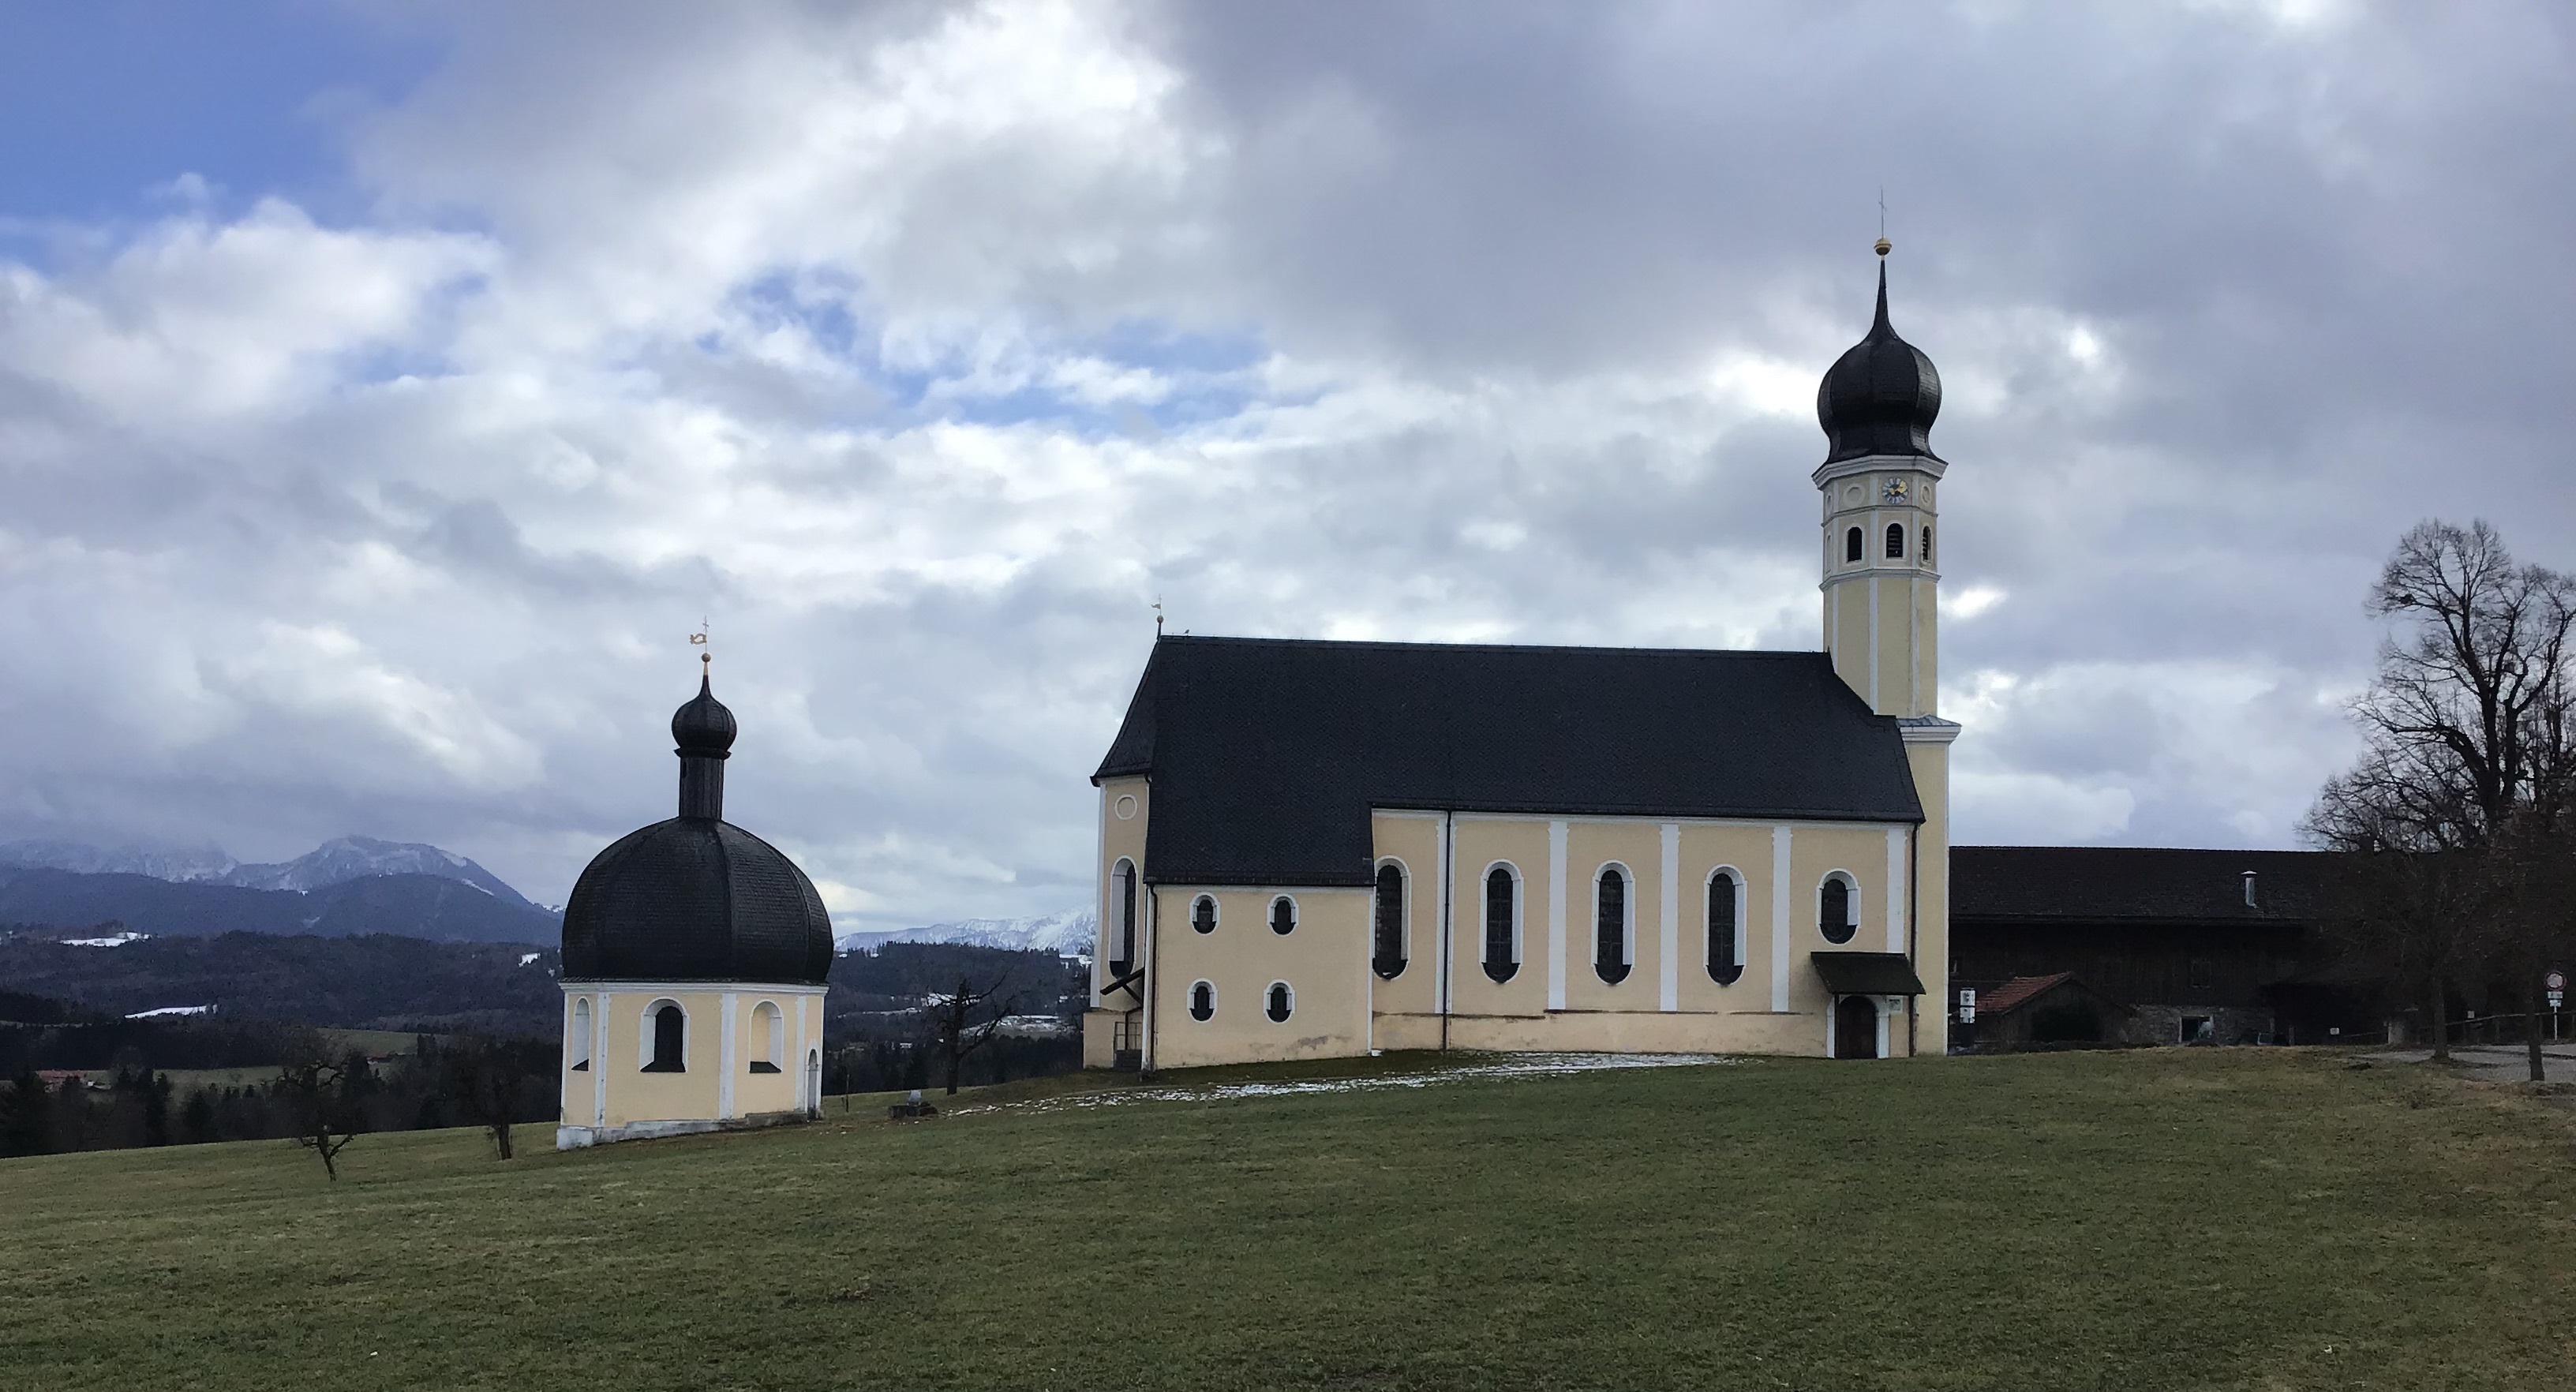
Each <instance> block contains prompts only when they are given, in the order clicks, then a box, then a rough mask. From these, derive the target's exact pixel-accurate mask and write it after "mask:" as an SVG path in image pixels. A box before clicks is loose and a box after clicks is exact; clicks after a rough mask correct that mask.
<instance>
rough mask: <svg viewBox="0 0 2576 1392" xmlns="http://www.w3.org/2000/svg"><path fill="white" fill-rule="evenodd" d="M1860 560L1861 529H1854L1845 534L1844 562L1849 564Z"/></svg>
mask: <svg viewBox="0 0 2576 1392" xmlns="http://www.w3.org/2000/svg"><path fill="white" fill-rule="evenodd" d="M1859 559H1860V528H1858V527H1854V528H1852V529H1851V530H1850V531H1847V532H1845V533H1843V560H1844V561H1845V562H1847V563H1848V562H1853V561H1857V560H1859Z"/></svg>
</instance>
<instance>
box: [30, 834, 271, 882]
mask: <svg viewBox="0 0 2576 1392" xmlns="http://www.w3.org/2000/svg"><path fill="white" fill-rule="evenodd" d="M0 865H7V866H14V867H17V868H20V869H27V870H69V871H71V872H73V873H74V874H80V875H149V876H151V877H152V878H154V879H156V880H171V881H174V882H176V883H179V884H187V883H190V882H192V881H197V880H211V881H215V882H218V883H220V882H221V881H222V880H223V877H224V876H225V875H228V874H230V873H232V871H233V870H234V869H235V868H236V867H238V866H239V865H240V862H239V861H236V860H234V859H233V858H232V857H231V856H228V855H225V854H224V853H223V852H222V851H220V850H218V849H216V848H215V847H213V846H200V847H197V848H195V849H193V850H170V849H168V848H166V847H154V846H116V847H111V848H108V849H104V850H102V849H100V848H99V847H97V846H84V845H82V844H80V843H79V842H76V841H9V842H0Z"/></svg>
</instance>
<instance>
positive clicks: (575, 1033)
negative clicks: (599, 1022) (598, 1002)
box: [564, 996, 590, 1073]
mask: <svg viewBox="0 0 2576 1392" xmlns="http://www.w3.org/2000/svg"><path fill="white" fill-rule="evenodd" d="M564 1051H565V1052H566V1053H569V1054H571V1055H572V1071H573V1072H575V1073H587V1072H589V1071H590V998H589V997H588V996H584V997H582V998H580V999H579V1000H576V1001H574V1002H573V1003H572V1038H570V1039H567V1040H565V1041H564Z"/></svg>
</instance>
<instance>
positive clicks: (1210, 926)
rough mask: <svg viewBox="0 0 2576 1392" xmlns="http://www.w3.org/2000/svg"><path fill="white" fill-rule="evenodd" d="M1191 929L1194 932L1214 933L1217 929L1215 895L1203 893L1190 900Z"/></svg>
mask: <svg viewBox="0 0 2576 1392" xmlns="http://www.w3.org/2000/svg"><path fill="white" fill-rule="evenodd" d="M1190 931H1191V932H1194V933H1213V932H1215V931H1216V897H1215V896H1214V895H1209V894H1202V895H1200V896H1199V897H1198V898H1196V899H1194V900H1192V901H1191V902H1190Z"/></svg>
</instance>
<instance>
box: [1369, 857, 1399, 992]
mask: <svg viewBox="0 0 2576 1392" xmlns="http://www.w3.org/2000/svg"><path fill="white" fill-rule="evenodd" d="M1376 910H1377V923H1376V928H1377V932H1376V934H1375V941H1374V942H1372V943H1371V944H1370V948H1369V966H1370V967H1371V968H1373V969H1375V971H1376V972H1377V974H1378V975H1380V976H1382V977H1385V978H1386V979H1387V980H1389V981H1393V980H1394V979H1395V978H1397V977H1398V976H1401V975H1403V974H1404V867H1403V866H1401V865H1398V864H1396V863H1395V862H1394V861H1391V860H1390V861H1388V862H1387V863H1386V864H1384V865H1381V866H1379V867H1378V868H1377V904H1376Z"/></svg>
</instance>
